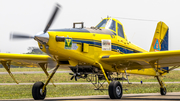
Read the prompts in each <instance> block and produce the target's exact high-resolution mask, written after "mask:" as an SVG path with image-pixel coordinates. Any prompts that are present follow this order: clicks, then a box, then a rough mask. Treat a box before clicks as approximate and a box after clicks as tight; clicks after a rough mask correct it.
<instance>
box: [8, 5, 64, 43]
mask: <svg viewBox="0 0 180 101" xmlns="http://www.w3.org/2000/svg"><path fill="white" fill-rule="evenodd" d="M60 8H61V6H60V5H59V4H56V6H55V9H54V11H53V14H52V16H51V18H50V19H49V22H48V23H47V25H46V26H45V29H44V31H43V32H41V33H38V34H37V35H35V36H29V35H25V34H21V33H14V32H12V33H11V34H10V39H11V40H14V39H33V38H34V39H35V40H36V38H38V37H39V35H41V34H45V33H46V32H47V31H48V30H49V28H50V27H51V25H52V23H53V21H54V19H55V17H56V15H57V13H58V11H59V10H60ZM41 36H42V35H41ZM37 41H38V40H37ZM46 43H47V42H46Z"/></svg>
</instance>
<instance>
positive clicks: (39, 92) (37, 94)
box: [32, 65, 59, 100]
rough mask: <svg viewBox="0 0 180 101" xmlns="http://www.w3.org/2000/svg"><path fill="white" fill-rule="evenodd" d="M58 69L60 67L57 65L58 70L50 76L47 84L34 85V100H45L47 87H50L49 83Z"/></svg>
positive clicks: (37, 83)
mask: <svg viewBox="0 0 180 101" xmlns="http://www.w3.org/2000/svg"><path fill="white" fill-rule="evenodd" d="M58 67H59V65H57V66H56V68H55V69H54V70H53V72H52V73H51V75H50V76H49V78H48V80H47V81H46V83H45V84H44V83H43V82H36V83H35V84H34V85H33V88H32V96H33V98H34V100H43V99H44V98H45V97H46V86H47V85H48V83H49V81H50V80H51V78H52V77H53V76H54V74H55V73H56V71H57V69H58Z"/></svg>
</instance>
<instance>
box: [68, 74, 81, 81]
mask: <svg viewBox="0 0 180 101" xmlns="http://www.w3.org/2000/svg"><path fill="white" fill-rule="evenodd" d="M69 74H70V75H73V76H72V77H71V80H72V79H73V78H74V79H75V80H76V81H77V77H78V76H81V75H80V73H69Z"/></svg>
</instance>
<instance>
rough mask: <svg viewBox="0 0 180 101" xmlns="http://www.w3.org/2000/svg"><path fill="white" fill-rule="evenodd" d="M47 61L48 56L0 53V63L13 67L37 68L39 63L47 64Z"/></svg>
mask: <svg viewBox="0 0 180 101" xmlns="http://www.w3.org/2000/svg"><path fill="white" fill-rule="evenodd" d="M48 59H50V57H49V56H48V55H34V54H11V53H0V61H6V62H8V63H10V65H14V66H24V67H39V63H47V61H48Z"/></svg>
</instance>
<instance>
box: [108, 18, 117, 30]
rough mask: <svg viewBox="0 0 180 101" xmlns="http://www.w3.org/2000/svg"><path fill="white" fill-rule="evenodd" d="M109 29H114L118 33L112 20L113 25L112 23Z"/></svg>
mask: <svg viewBox="0 0 180 101" xmlns="http://www.w3.org/2000/svg"><path fill="white" fill-rule="evenodd" d="M109 29H112V30H113V31H115V32H116V22H115V21H114V20H112V23H111V25H110V27H109Z"/></svg>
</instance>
